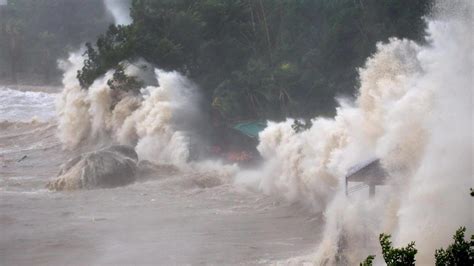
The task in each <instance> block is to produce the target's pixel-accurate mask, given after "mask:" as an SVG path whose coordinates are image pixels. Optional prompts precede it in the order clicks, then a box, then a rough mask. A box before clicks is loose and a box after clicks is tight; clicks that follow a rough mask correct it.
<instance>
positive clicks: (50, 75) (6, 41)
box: [0, 0, 112, 83]
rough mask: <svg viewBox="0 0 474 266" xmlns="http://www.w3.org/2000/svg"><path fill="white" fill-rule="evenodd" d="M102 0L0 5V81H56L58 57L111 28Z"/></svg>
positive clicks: (21, 0)
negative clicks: (108, 27)
mask: <svg viewBox="0 0 474 266" xmlns="http://www.w3.org/2000/svg"><path fill="white" fill-rule="evenodd" d="M104 14H105V9H104V6H103V3H102V0H81V1H77V0H9V1H8V5H7V6H0V81H1V82H7V83H16V82H22V83H54V82H57V81H58V80H59V77H60V75H61V73H60V71H59V70H58V69H57V60H58V59H59V58H62V57H65V56H67V52H69V51H71V50H75V49H78V48H79V46H80V45H81V43H82V42H85V41H88V40H93V39H95V38H97V36H98V35H99V34H100V33H101V32H103V31H104V30H106V29H107V26H108V23H110V21H112V18H111V17H108V16H105V15H104Z"/></svg>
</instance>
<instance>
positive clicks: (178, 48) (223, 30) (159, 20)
mask: <svg viewBox="0 0 474 266" xmlns="http://www.w3.org/2000/svg"><path fill="white" fill-rule="evenodd" d="M430 5H431V0H420V1H410V0H384V1H379V0H357V1H354V0H294V1H288V0H199V1H195V0H173V1H171V0H134V1H133V4H132V8H131V16H132V18H133V21H134V22H133V24H131V25H129V26H125V27H116V26H111V27H110V28H109V30H108V31H107V33H105V34H104V35H103V36H101V37H100V38H99V40H98V41H97V43H96V45H94V46H92V45H89V46H88V51H87V53H86V55H87V56H88V59H87V60H86V63H87V64H86V66H85V67H84V68H83V69H82V71H81V72H80V73H79V75H78V78H79V80H80V81H81V84H82V85H83V87H84V88H87V87H88V86H89V85H90V84H92V82H93V80H94V79H95V78H97V77H98V76H100V75H102V74H104V73H105V72H106V71H107V70H109V69H114V68H117V67H118V66H119V63H120V62H121V61H123V60H125V59H129V60H133V59H137V58H143V59H145V60H147V61H148V62H150V63H152V64H155V65H156V66H158V67H160V68H164V69H167V70H178V71H180V72H182V73H184V74H185V75H187V76H189V77H190V78H192V79H193V80H194V81H196V82H197V84H199V85H200V86H201V88H202V89H203V91H204V92H205V96H206V99H207V102H208V104H209V106H212V107H213V108H214V110H217V111H218V113H220V115H221V116H222V117H224V118H226V119H229V120H236V119H248V118H272V119H280V118H284V117H287V116H296V117H311V116H313V115H315V114H321V113H328V112H331V110H332V108H333V107H334V97H335V96H336V95H338V94H344V95H353V94H354V92H355V88H356V86H357V68H358V67H360V66H362V65H363V63H364V61H365V60H366V58H367V57H368V56H369V55H370V54H371V53H373V52H374V51H375V44H376V43H377V42H379V41H387V40H388V38H389V37H392V36H395V37H401V38H409V39H412V40H417V41H420V40H422V39H423V29H424V26H425V25H424V21H423V19H422V17H423V15H425V14H427V12H428V11H429V9H430Z"/></svg>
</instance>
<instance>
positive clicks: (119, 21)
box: [104, 0, 132, 25]
mask: <svg viewBox="0 0 474 266" xmlns="http://www.w3.org/2000/svg"><path fill="white" fill-rule="evenodd" d="M131 2H132V1H131V0H104V4H105V7H106V8H107V10H108V11H109V12H110V13H111V14H112V16H113V17H114V21H115V25H130V24H131V23H132V18H131V17H130V11H129V9H130V5H131Z"/></svg>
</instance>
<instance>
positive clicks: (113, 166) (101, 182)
mask: <svg viewBox="0 0 474 266" xmlns="http://www.w3.org/2000/svg"><path fill="white" fill-rule="evenodd" d="M137 164H138V156H137V153H136V152H135V150H134V149H133V147H130V146H124V145H116V146H111V147H108V148H105V149H102V150H98V151H95V152H89V153H84V154H82V155H80V156H77V157H75V158H73V159H71V160H69V161H68V162H66V163H65V164H63V165H62V166H61V170H60V172H59V174H58V177H57V178H56V179H55V180H53V181H51V182H49V183H48V184H47V188H49V189H51V190H75V189H92V188H111V187H118V186H124V185H128V184H130V183H132V182H134V181H135V180H136V174H137V168H138V167H137Z"/></svg>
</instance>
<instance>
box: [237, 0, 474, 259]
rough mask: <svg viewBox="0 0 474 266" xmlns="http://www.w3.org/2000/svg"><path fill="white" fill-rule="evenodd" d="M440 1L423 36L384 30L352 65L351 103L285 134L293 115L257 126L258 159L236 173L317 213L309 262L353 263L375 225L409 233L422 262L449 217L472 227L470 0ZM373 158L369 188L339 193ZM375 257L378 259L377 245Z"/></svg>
mask: <svg viewBox="0 0 474 266" xmlns="http://www.w3.org/2000/svg"><path fill="white" fill-rule="evenodd" d="M454 2H455V3H450V4H447V3H440V4H438V5H437V8H436V10H435V12H434V14H435V15H434V18H430V19H428V20H427V23H428V28H427V42H428V44H427V45H424V46H420V45H418V44H416V43H414V42H412V41H408V40H399V39H391V40H390V41H389V42H388V43H387V44H378V46H377V52H376V53H375V54H374V55H373V56H372V57H371V58H369V59H368V61H367V63H366V65H365V67H364V68H362V69H360V71H359V73H360V83H361V86H360V88H359V94H358V97H357V99H356V101H355V102H349V101H345V102H344V101H341V102H340V106H339V107H338V108H337V115H336V116H335V118H334V119H326V118H315V119H314V120H313V126H312V127H311V128H310V129H308V130H306V131H303V132H300V133H296V132H294V130H293V129H292V127H291V125H292V123H293V120H287V121H286V122H282V123H270V124H269V127H268V128H267V129H266V130H265V131H263V132H262V133H261V135H260V140H261V142H260V144H259V146H258V149H259V151H260V152H261V154H262V156H263V157H264V159H265V163H264V165H263V167H262V169H259V170H258V171H251V172H243V173H240V174H239V175H238V177H237V183H239V184H243V185H246V186H253V187H257V188H259V189H261V190H263V191H264V192H266V193H268V194H274V195H283V196H284V197H285V198H287V199H289V200H291V201H303V202H307V203H309V204H311V205H312V206H313V207H314V208H315V210H316V211H320V212H322V213H323V214H324V217H325V221H326V224H325V229H324V234H323V238H322V240H321V242H320V244H319V246H318V248H317V250H316V252H315V254H313V255H311V256H309V257H306V258H303V260H311V261H313V262H315V263H316V265H334V264H338V265H340V264H348V265H356V264H358V263H359V262H360V261H362V260H363V259H364V258H365V257H366V256H367V255H369V254H378V250H379V247H378V241H377V236H378V234H380V233H382V232H384V233H390V234H392V235H393V237H394V242H395V243H394V244H396V245H406V244H407V243H408V242H410V241H415V242H416V246H417V248H418V251H419V252H418V254H417V257H416V259H417V262H419V263H421V264H432V263H433V260H434V255H433V254H434V250H435V249H437V248H440V247H442V246H446V245H447V244H448V243H449V242H450V241H451V236H452V235H453V233H454V232H455V230H456V229H457V228H458V227H459V226H462V225H464V226H467V228H468V232H469V233H472V232H473V230H474V226H473V225H474V223H473V220H472V219H473V217H472V213H473V206H472V200H471V199H470V197H469V194H468V191H469V187H472V186H473V172H472V165H474V162H473V157H472V151H473V146H472V145H473V139H472V132H473V131H472V126H473V109H472V97H473V94H472V90H473V87H472V86H473V80H472V73H474V68H473V62H474V58H473V56H474V45H473V40H472V14H473V11H474V4H473V2H472V1H454ZM374 157H375V158H380V159H381V162H382V165H383V166H384V168H385V169H386V170H387V171H388V173H389V178H388V182H387V184H386V185H385V186H383V187H378V188H377V189H378V191H377V193H376V195H375V197H374V198H373V199H371V200H369V199H367V195H366V194H365V193H361V192H359V193H354V194H351V195H349V197H347V196H346V195H345V193H344V179H345V178H344V177H345V175H346V173H347V172H348V171H349V169H350V167H351V166H353V165H357V164H358V163H360V162H361V161H365V160H367V159H370V158H374ZM377 257H378V260H379V261H378V263H381V260H380V258H381V256H380V255H379V256H377Z"/></svg>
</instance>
